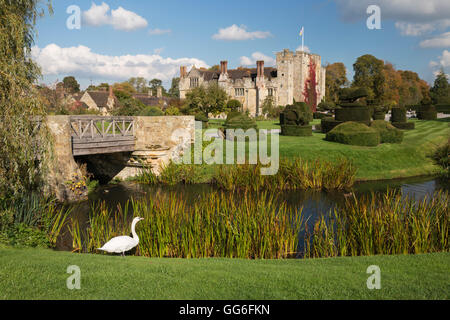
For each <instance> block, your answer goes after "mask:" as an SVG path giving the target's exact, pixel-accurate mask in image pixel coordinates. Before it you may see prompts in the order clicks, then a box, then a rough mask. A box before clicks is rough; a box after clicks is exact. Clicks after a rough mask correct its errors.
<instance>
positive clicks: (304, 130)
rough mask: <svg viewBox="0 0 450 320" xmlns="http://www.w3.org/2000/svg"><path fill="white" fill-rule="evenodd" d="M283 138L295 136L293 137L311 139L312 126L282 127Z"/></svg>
mask: <svg viewBox="0 0 450 320" xmlns="http://www.w3.org/2000/svg"><path fill="white" fill-rule="evenodd" d="M281 135H282V136H293V137H310V136H312V126H310V125H307V126H290V125H283V126H281Z"/></svg>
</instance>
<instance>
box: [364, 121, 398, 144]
mask: <svg viewBox="0 0 450 320" xmlns="http://www.w3.org/2000/svg"><path fill="white" fill-rule="evenodd" d="M370 126H371V127H372V128H374V129H376V130H378V132H380V137H381V143H402V142H403V131H401V130H399V129H397V128H395V127H394V126H393V125H391V124H390V123H389V122H387V121H384V120H375V121H373V122H372V123H371V125H370Z"/></svg>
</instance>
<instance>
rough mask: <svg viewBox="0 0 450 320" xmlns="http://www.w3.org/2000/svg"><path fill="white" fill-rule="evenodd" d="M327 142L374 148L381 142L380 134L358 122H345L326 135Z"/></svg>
mask: <svg viewBox="0 0 450 320" xmlns="http://www.w3.org/2000/svg"><path fill="white" fill-rule="evenodd" d="M326 140H327V141H332V142H338V143H343V144H349V145H353V146H366V147H376V146H378V145H379V144H380V142H381V137H380V133H379V132H378V130H376V129H374V128H370V127H368V126H366V125H365V124H363V123H359V122H351V121H350V122H345V123H343V124H340V125H338V126H337V127H336V128H334V129H333V130H331V131H330V132H328V133H327V136H326Z"/></svg>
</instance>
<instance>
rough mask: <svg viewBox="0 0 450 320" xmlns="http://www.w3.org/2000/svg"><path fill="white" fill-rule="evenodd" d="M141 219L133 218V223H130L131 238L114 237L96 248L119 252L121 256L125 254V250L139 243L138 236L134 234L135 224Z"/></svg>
mask: <svg viewBox="0 0 450 320" xmlns="http://www.w3.org/2000/svg"><path fill="white" fill-rule="evenodd" d="M142 220H144V218H139V217H137V218H134V220H133V223H132V224H131V233H132V234H133V238H131V237H128V236H122V237H115V238H113V239H111V240H110V241H108V242H107V243H106V244H105V245H104V246H103V247H102V248H98V250H102V251H105V252H109V253H121V254H122V256H125V252H127V251H130V250H131V249H133V248H134V247H136V246H137V245H138V244H139V237H138V235H137V234H136V224H137V223H138V222H139V221H142Z"/></svg>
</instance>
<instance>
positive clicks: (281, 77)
mask: <svg viewBox="0 0 450 320" xmlns="http://www.w3.org/2000/svg"><path fill="white" fill-rule="evenodd" d="M276 56H277V58H276V68H272V67H264V61H257V66H256V68H238V69H233V70H231V69H230V70H228V62H227V61H221V63H220V70H219V71H216V70H207V69H204V68H201V69H198V68H196V67H195V66H194V67H192V69H191V70H190V71H189V72H187V68H186V67H185V66H182V67H180V98H181V99H184V98H185V97H186V94H187V93H188V92H189V91H190V90H191V89H193V88H195V87H198V86H202V85H208V84H209V83H211V82H215V83H218V84H219V85H220V86H221V87H222V88H223V89H224V90H225V91H226V92H227V94H228V95H229V96H230V97H231V99H236V100H239V101H240V102H241V103H242V106H243V109H244V111H248V112H249V113H250V115H252V116H259V115H261V113H262V110H261V109H262V105H263V103H264V100H265V99H266V98H267V97H272V99H273V101H274V105H275V106H286V105H288V104H292V103H293V102H294V100H295V101H297V102H306V103H308V105H310V106H311V108H312V109H313V110H314V111H315V110H316V108H317V105H318V104H319V103H320V102H321V101H322V99H323V97H324V96H325V76H326V70H325V68H324V67H322V64H321V57H320V56H319V55H317V54H310V53H307V52H303V51H297V52H295V53H294V52H292V51H290V50H288V49H284V50H283V51H282V52H278V53H277V54H276Z"/></svg>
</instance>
